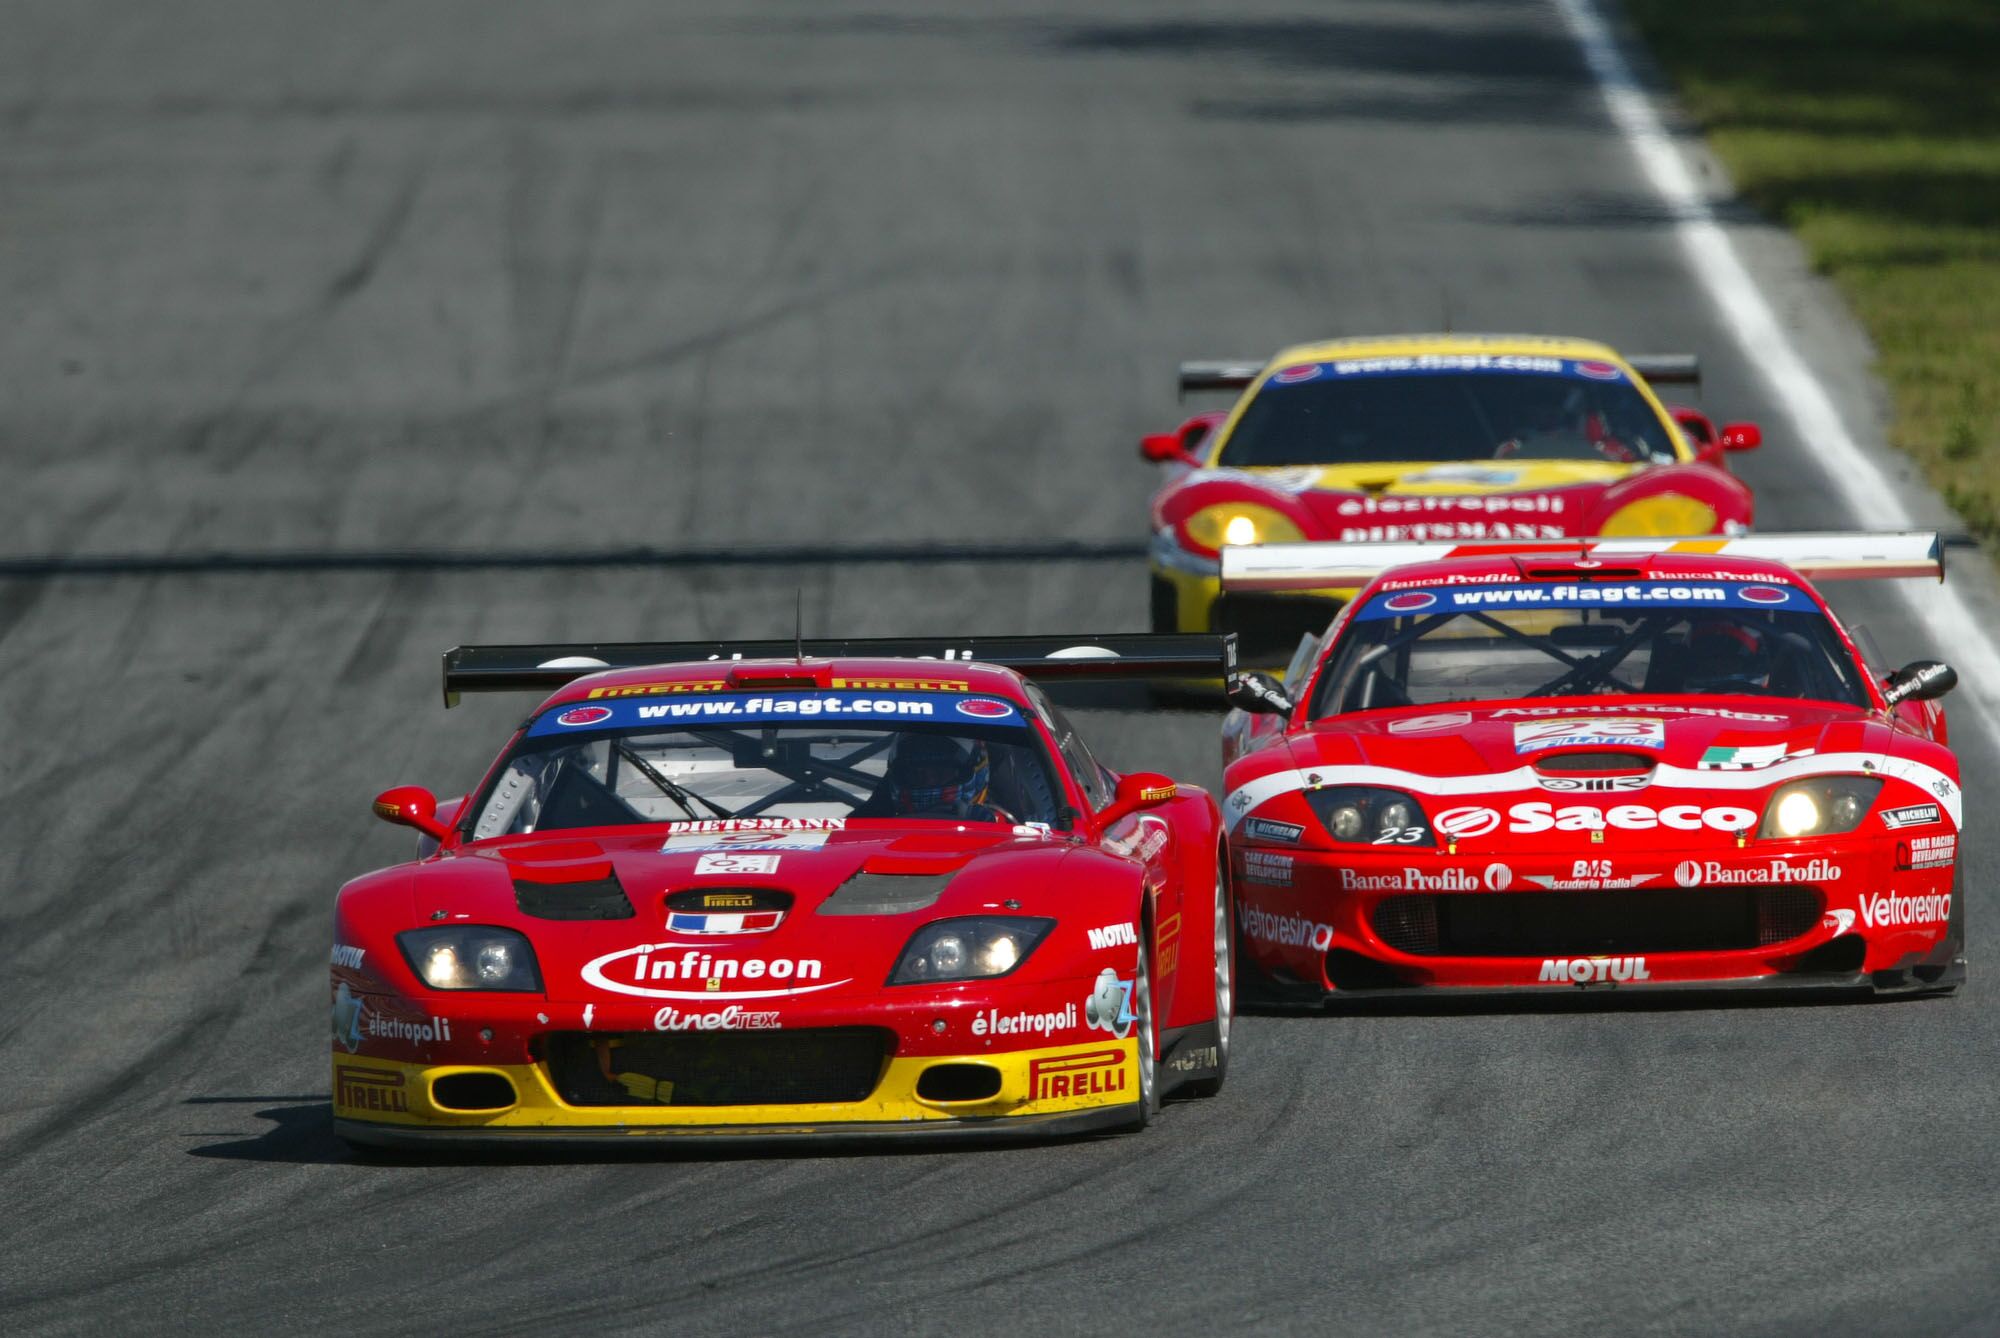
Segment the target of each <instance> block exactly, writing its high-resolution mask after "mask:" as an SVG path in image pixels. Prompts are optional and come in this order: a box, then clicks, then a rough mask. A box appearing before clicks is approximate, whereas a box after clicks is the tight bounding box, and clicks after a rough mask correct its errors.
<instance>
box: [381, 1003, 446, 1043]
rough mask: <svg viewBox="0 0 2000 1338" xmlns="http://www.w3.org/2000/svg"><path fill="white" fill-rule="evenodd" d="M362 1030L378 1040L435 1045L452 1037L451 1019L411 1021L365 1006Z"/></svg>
mask: <svg viewBox="0 0 2000 1338" xmlns="http://www.w3.org/2000/svg"><path fill="white" fill-rule="evenodd" d="M361 1030H362V1031H363V1032H364V1033H365V1034H366V1035H368V1036H369V1037H371V1038H372V1039H374V1040H378V1041H408V1042H409V1043H410V1044H411V1045H434V1044H436V1043H437V1042H439V1041H449V1040H450V1039H451V1020H450V1019H449V1018H442V1017H432V1018H429V1019H426V1020H424V1021H420V1022H411V1021H409V1020H408V1019H406V1018H400V1017H390V1016H388V1015H387V1014H385V1013H378V1012H373V1011H371V1010H370V1009H368V1008H366V1007H365V1006H364V1007H363V1008H362V1010H361Z"/></svg>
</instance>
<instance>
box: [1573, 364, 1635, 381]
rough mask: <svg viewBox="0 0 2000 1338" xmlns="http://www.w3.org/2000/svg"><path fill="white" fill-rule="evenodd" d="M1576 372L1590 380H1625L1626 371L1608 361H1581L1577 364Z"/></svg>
mask: <svg viewBox="0 0 2000 1338" xmlns="http://www.w3.org/2000/svg"><path fill="white" fill-rule="evenodd" d="M1575 370H1576V374H1577V375H1578V376H1580V377H1583V378H1584V379H1585V380H1588V381H1623V380H1624V379H1625V373H1623V372H1621V371H1619V370H1618V368H1617V367H1616V366H1614V365H1612V364H1611V363H1608V362H1593V361H1580V362H1578V363H1576V364H1575Z"/></svg>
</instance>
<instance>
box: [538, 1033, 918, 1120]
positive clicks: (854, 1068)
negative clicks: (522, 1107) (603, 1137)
mask: <svg viewBox="0 0 2000 1338" xmlns="http://www.w3.org/2000/svg"><path fill="white" fill-rule="evenodd" d="M894 1045H895V1037H894V1034H893V1033H891V1032H889V1031H885V1030H883V1029H882V1028H879V1027H823V1028H814V1029H807V1030H802V1031H769V1032H757V1031H692V1032H651V1031H634V1032H613V1033H611V1034H609V1035H606V1034H603V1033H594V1032H561V1033H558V1034H556V1035H554V1036H551V1037H550V1038H549V1049H548V1061H547V1062H548V1067H549V1078H550V1080H551V1081H552V1082H553V1083H554V1084H555V1088H556V1091H557V1092H559V1093H561V1095H562V1099H563V1100H564V1101H566V1102H568V1103H569V1104H570V1105H572V1106H646V1105H662V1106H766V1105H771V1106H777V1105H802V1104H806V1103H812V1102H846V1101H861V1100H865V1099H866V1098H867V1096H868V1094H869V1093H871V1092H873V1091H874V1090H875V1085H876V1083H877V1082H879V1081H880V1080H881V1077H882V1072H883V1066H884V1064H885V1063H886V1061H887V1060H888V1057H889V1053H890V1051H891V1049H892V1048H893V1047H894Z"/></svg>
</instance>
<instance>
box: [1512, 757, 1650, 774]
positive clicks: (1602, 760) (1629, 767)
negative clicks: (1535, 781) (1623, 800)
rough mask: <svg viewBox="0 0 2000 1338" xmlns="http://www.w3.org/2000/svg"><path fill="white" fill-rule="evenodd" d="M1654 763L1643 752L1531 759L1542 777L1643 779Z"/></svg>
mask: <svg viewBox="0 0 2000 1338" xmlns="http://www.w3.org/2000/svg"><path fill="white" fill-rule="evenodd" d="M1657 761H1658V759H1657V758H1653V757H1648V756H1647V755H1646V754H1644V753H1548V754H1545V755H1544V756H1542V757H1538V758H1536V759H1535V770H1537V771H1539V772H1541V773H1542V774H1543V775H1545V776H1634V775H1639V776H1643V775H1649V774H1651V772H1652V770H1653V766H1654V764H1655V763H1656V762H1657Z"/></svg>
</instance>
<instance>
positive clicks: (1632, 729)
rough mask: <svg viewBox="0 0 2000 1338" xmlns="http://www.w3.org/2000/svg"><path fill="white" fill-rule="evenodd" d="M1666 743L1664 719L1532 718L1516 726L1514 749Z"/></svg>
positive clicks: (1531, 750) (1657, 746)
mask: <svg viewBox="0 0 2000 1338" xmlns="http://www.w3.org/2000/svg"><path fill="white" fill-rule="evenodd" d="M1666 746H1667V726H1666V723H1665V722H1664V721H1661V720H1650V719H1644V718H1637V719H1630V720H1622V719H1615V718H1601V717H1596V716H1592V717H1586V718H1584V719H1582V720H1532V721H1522V722H1521V723H1519V724H1516V725H1515V726H1514V751H1515V752H1517V753H1536V752H1541V751H1543V750H1544V749H1548V748H1650V749H1654V750H1659V749H1663V748H1665V747H1666Z"/></svg>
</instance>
